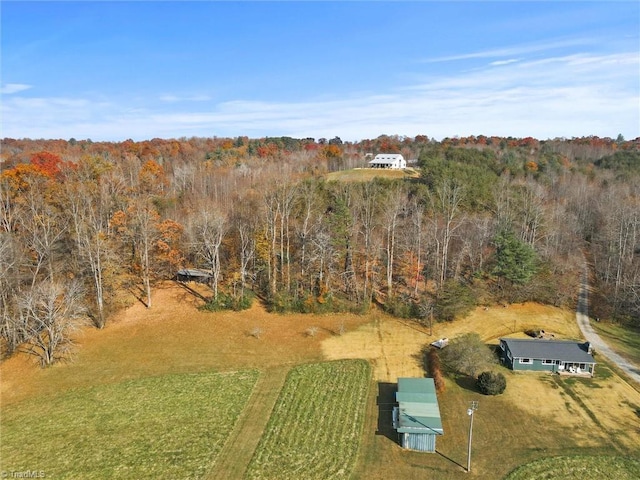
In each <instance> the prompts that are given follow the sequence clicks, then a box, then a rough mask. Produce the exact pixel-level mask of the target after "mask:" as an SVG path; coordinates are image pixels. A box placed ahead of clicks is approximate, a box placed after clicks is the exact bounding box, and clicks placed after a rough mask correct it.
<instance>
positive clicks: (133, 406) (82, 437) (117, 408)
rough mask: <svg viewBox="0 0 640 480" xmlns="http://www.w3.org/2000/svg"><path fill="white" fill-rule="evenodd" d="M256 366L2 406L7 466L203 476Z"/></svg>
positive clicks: (57, 473)
mask: <svg viewBox="0 0 640 480" xmlns="http://www.w3.org/2000/svg"><path fill="white" fill-rule="evenodd" d="M257 378H258V372H257V371H244V372H237V373H231V374H218V373H200V374H186V375H166V376H157V377H148V378H144V379H141V380H135V381H127V382H123V383H118V384H113V385H100V386H96V387H93V388H87V389H79V390H72V391H69V392H67V393H64V394H62V395H59V396H55V397H49V398H44V397H41V398H37V399H33V400H28V401H24V402H20V403H18V404H15V405H10V406H8V407H6V408H3V411H2V423H1V426H2V430H1V432H2V445H1V449H0V453H1V455H0V458H1V465H0V471H3V472H21V471H22V472H24V471H26V470H30V471H37V472H43V473H44V474H45V475H46V478H68V479H79V478H82V479H106V478H109V479H117V478H127V479H129V478H149V479H158V478H176V479H178V478H180V479H190V478H201V477H202V476H203V475H204V474H205V473H206V471H207V469H208V468H209V466H210V465H211V463H212V461H213V459H214V458H215V456H216V455H217V454H218V452H219V451H220V449H221V448H222V445H223V444H224V442H225V441H226V439H227V436H228V435H229V432H230V431H231V430H232V428H233V425H234V424H235V422H236V420H237V419H238V416H239V414H240V413H241V412H242V409H243V408H244V405H245V403H246V402H247V399H248V398H249V395H250V394H251V391H252V389H253V387H254V385H255V383H256V380H257Z"/></svg>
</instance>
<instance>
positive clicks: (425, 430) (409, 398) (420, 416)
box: [393, 378, 444, 452]
mask: <svg viewBox="0 0 640 480" xmlns="http://www.w3.org/2000/svg"><path fill="white" fill-rule="evenodd" d="M396 401H397V402H398V406H397V407H394V408H393V428H395V429H396V430H397V431H398V435H399V437H400V445H401V446H402V447H403V448H407V449H409V450H419V451H421V452H435V451H436V436H438V435H442V434H443V433H444V432H443V430H442V420H441V418H440V407H439V406H438V397H437V396H436V387H435V384H434V383H433V378H398V391H397V392H396Z"/></svg>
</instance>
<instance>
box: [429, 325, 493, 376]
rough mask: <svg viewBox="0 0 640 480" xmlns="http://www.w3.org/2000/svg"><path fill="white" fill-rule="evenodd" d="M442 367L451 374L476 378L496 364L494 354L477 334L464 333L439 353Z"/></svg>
mask: <svg viewBox="0 0 640 480" xmlns="http://www.w3.org/2000/svg"><path fill="white" fill-rule="evenodd" d="M439 356H440V360H441V361H442V365H443V367H444V368H445V369H446V370H448V371H449V372H452V373H460V374H462V375H468V376H470V377H474V378H475V376H476V374H477V372H481V371H483V370H485V369H487V368H491V365H492V364H494V363H496V362H497V359H496V356H495V354H494V352H493V351H492V350H491V348H489V347H488V346H487V345H486V344H485V343H484V342H483V341H482V339H481V338H480V335H478V334H477V333H464V334H462V335H458V336H457V337H455V338H452V339H451V340H450V341H449V344H448V345H447V346H446V347H444V348H443V349H442V350H441V351H440V352H439Z"/></svg>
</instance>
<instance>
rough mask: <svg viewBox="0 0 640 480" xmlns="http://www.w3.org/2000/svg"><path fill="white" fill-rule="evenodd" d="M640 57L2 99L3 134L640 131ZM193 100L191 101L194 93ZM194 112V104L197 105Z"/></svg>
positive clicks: (542, 134)
mask: <svg viewBox="0 0 640 480" xmlns="http://www.w3.org/2000/svg"><path fill="white" fill-rule="evenodd" d="M639 68H640V64H639V59H638V55H637V53H635V52H633V53H619V54H614V55H589V54H580V55H567V56H558V57H552V58H545V59H539V60H535V61H518V62H507V63H503V64H501V65H500V67H499V68H495V65H494V66H487V67H486V68H482V69H477V70H474V71H471V72H465V73H461V74H456V75H449V76H442V77H437V78H429V77H427V78H424V79H423V80H422V81H421V82H419V83H415V84H413V85H408V86H406V87H404V88H397V89H394V90H390V91H388V92H386V93H385V94H381V95H362V96H353V97H349V98H333V99H330V100H326V99H322V100H319V99H311V100H308V101H305V102H288V103H287V102H283V103H277V102H269V101H265V100H262V101H244V100H233V101H227V102H223V103H219V104H217V105H214V106H212V107H211V108H209V106H208V105H207V104H203V103H199V104H191V107H189V105H188V104H184V103H177V102H175V103H174V102H168V103H162V102H156V103H155V104H152V105H142V104H138V105H127V106H124V105H116V104H114V103H106V102H104V101H94V100H91V99H88V98H85V99H68V98H48V99H47V98H23V97H20V96H12V97H9V98H7V99H6V101H3V105H2V113H3V115H2V116H3V119H4V122H5V124H4V125H3V130H4V131H3V136H8V137H14V138H16V137H17V138H22V137H31V138H70V137H75V138H92V139H93V140H102V139H107V140H123V139H126V138H134V139H139V140H141V139H148V138H153V137H164V138H171V137H173V138H175V137H181V136H192V135H193V136H214V135H216V136H231V137H233V136H238V135H248V136H253V137H259V136H267V135H268V136H277V135H290V136H293V137H315V138H320V137H326V138H330V137H333V136H336V135H338V136H340V137H341V138H342V139H343V140H358V139H363V138H374V137H377V136H378V135H381V134H398V135H409V136H415V135H417V134H424V135H428V136H431V137H435V138H442V137H445V136H454V135H479V134H484V135H502V136H509V135H511V136H519V137H524V136H533V137H537V138H540V139H545V138H554V137H572V136H584V135H598V136H610V137H615V136H616V135H617V134H618V133H622V134H623V135H624V136H625V138H635V137H638V136H640V115H639V113H638V104H639V102H640V98H639V95H640V92H639V87H638V71H639ZM192 98H195V97H192ZM194 106H195V107H196V108H193V107H194Z"/></svg>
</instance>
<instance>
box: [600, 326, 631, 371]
mask: <svg viewBox="0 0 640 480" xmlns="http://www.w3.org/2000/svg"><path fill="white" fill-rule="evenodd" d="M591 326H592V327H593V328H594V329H595V330H596V332H598V335H600V336H601V337H602V339H603V340H604V341H605V342H606V343H607V344H609V345H610V346H611V347H612V348H613V349H615V351H616V352H618V353H619V354H620V355H622V356H623V357H625V358H627V359H629V360H631V361H632V362H633V363H635V364H636V365H640V330H638V329H633V328H629V327H625V326H623V325H619V324H616V323H609V322H593V321H592V322H591Z"/></svg>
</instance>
